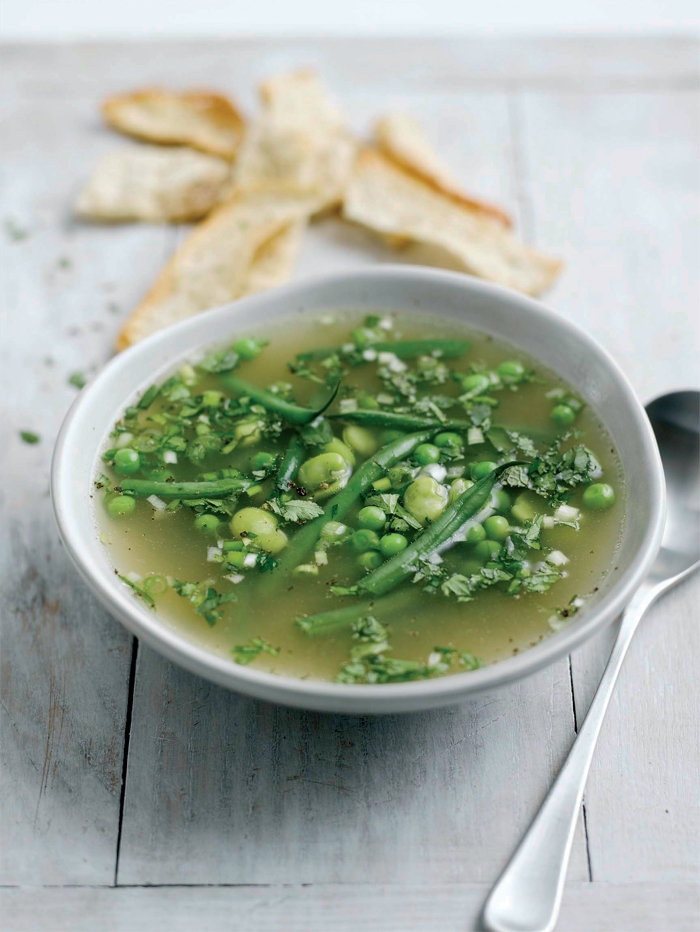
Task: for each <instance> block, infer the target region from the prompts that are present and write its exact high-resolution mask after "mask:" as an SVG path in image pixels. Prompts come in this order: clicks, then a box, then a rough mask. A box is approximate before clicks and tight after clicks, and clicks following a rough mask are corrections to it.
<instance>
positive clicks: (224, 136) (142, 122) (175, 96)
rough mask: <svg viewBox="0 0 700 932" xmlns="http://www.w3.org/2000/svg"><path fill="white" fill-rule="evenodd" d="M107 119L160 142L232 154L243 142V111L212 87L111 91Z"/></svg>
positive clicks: (128, 131) (121, 128)
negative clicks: (127, 91) (180, 89)
mask: <svg viewBox="0 0 700 932" xmlns="http://www.w3.org/2000/svg"><path fill="white" fill-rule="evenodd" d="M102 113H103V115H104V118H105V120H106V121H107V123H109V125H110V126H112V127H114V129H117V130H119V131H120V132H122V133H126V134H127V135H129V136H136V138H137V139H145V140H146V141H147V142H157V143H160V144H161V145H184V146H191V147H192V148H193V149H200V150H201V151H202V152H209V153H211V154H212V155H219V156H221V158H224V159H232V158H233V157H234V156H235V154H236V151H237V149H238V147H239V145H240V143H241V140H242V138H243V131H244V122H243V117H242V116H241V114H240V113H239V112H238V110H237V109H236V107H235V106H234V105H233V104H232V103H231V101H230V100H229V99H228V98H227V97H223V96H222V95H221V94H214V93H212V92H210V91H183V92H176V91H168V90H165V89H163V88H159V87H152V88H143V89H141V90H137V91H133V92H131V93H129V94H119V95H116V96H114V97H108V98H107V100H105V101H103V103H102Z"/></svg>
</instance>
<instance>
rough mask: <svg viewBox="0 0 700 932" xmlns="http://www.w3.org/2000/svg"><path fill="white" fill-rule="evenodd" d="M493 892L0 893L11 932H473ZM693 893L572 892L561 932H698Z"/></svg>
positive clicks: (441, 888) (657, 886) (346, 888)
mask: <svg viewBox="0 0 700 932" xmlns="http://www.w3.org/2000/svg"><path fill="white" fill-rule="evenodd" d="M488 889H489V888H488V885H484V884H463V883H460V884H419V885H414V884H411V885H410V886H403V885H399V884H391V885H381V884H372V885H371V886H370V885H367V884H328V885H324V886H313V887H299V886H284V887H206V888H201V887H199V888H198V887H190V888H182V887H160V888H156V889H153V888H151V889H148V888H144V887H142V888H140V889H134V888H133V887H132V888H128V887H127V888H123V887H122V888H118V889H116V890H115V889H112V890H108V889H102V890H98V889H73V890H66V889H64V890H6V891H0V907H2V914H3V917H4V919H3V925H2V929H3V932H45V930H46V929H51V930H52V932H63V930H65V932H134V930H136V929H148V930H149V932H191V930H192V929H197V930H198V932H250V930H251V929H255V930H256V932H280V930H282V929H283V930H284V932H328V930H330V929H332V930H333V932H356V930H357V929H371V930H372V932H464V930H465V929H474V928H478V918H479V913H480V911H481V907H482V905H483V902H484V900H485V898H486V895H487V893H488ZM699 921H700V908H699V904H698V894H697V887H696V886H695V885H694V884H663V883H649V884H604V883H593V884H591V883H573V884H568V885H567V887H566V889H565V891H564V901H563V904H562V911H561V918H560V920H559V925H558V927H557V928H558V929H559V930H560V932H657V930H660V929H662V930H664V932H696V929H697V927H698V922H699Z"/></svg>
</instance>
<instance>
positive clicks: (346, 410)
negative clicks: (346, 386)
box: [340, 398, 357, 414]
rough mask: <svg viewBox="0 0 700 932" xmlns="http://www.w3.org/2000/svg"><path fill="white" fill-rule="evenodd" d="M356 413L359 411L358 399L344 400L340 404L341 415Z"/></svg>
mask: <svg viewBox="0 0 700 932" xmlns="http://www.w3.org/2000/svg"><path fill="white" fill-rule="evenodd" d="M354 411H357V399H356V398H342V399H341V402H340V413H341V414H352V413H353V412H354Z"/></svg>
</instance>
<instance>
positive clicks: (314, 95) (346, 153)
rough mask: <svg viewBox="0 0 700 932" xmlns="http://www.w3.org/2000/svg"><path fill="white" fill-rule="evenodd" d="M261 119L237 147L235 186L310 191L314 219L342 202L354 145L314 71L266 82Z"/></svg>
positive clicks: (353, 156)
mask: <svg viewBox="0 0 700 932" xmlns="http://www.w3.org/2000/svg"><path fill="white" fill-rule="evenodd" d="M260 97H261V100H262V105H263V106H262V113H261V114H260V117H259V118H258V120H257V121H256V122H255V123H254V124H253V126H252V127H251V128H250V131H249V133H248V134H247V135H246V139H245V141H244V143H243V146H242V147H241V151H240V153H239V156H238V159H237V162H236V166H235V177H236V181H237V182H238V183H239V184H241V185H244V186H245V185H249V184H259V183H265V182H270V181H272V182H275V183H285V184H293V185H295V186H298V187H301V188H305V189H307V190H309V191H313V192H315V193H316V196H317V204H316V206H315V209H314V211H313V213H318V212H320V211H323V210H327V209H329V208H331V207H334V206H337V205H338V204H339V203H340V201H341V200H342V196H343V192H344V190H345V186H346V184H347V181H348V178H349V177H350V172H351V171H352V165H353V162H354V159H355V155H356V151H357V145H356V142H355V140H354V139H353V137H352V135H351V134H350V132H349V130H348V129H347V127H346V125H345V122H344V120H343V118H342V115H341V114H340V112H339V111H338V109H337V108H336V106H335V104H334V103H333V101H332V100H331V98H330V97H329V96H328V95H327V94H326V91H325V90H324V88H323V86H322V85H321V84H320V82H319V81H318V78H317V77H316V75H315V73H314V72H313V71H296V72H293V73H292V74H285V75H279V76H276V77H273V78H270V79H269V80H267V81H265V82H264V84H263V85H262V86H261V88H260Z"/></svg>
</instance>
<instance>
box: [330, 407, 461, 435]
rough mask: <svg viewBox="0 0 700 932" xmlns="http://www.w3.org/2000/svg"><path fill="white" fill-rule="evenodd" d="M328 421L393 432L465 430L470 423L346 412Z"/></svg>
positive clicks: (364, 411) (385, 413) (413, 415)
mask: <svg viewBox="0 0 700 932" xmlns="http://www.w3.org/2000/svg"><path fill="white" fill-rule="evenodd" d="M328 419H329V420H336V419H337V420H340V421H352V423H353V424H363V425H366V426H368V427H390V428H393V429H395V430H431V431H433V432H436V431H439V430H467V429H468V428H470V427H471V426H472V423H471V421H461V420H451V421H445V422H444V423H443V422H442V421H438V420H437V418H430V417H419V416H418V415H416V414H396V413H394V412H393V411H367V410H363V411H347V412H346V413H344V414H330V415H328Z"/></svg>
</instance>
